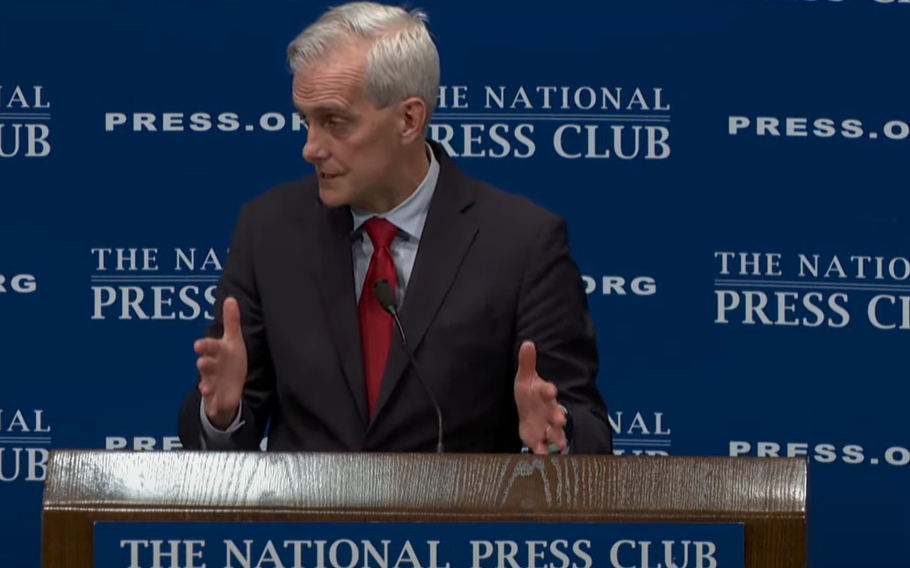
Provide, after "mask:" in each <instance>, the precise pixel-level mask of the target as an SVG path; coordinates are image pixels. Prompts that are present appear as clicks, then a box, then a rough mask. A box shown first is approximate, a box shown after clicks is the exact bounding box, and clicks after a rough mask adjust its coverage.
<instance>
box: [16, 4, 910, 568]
mask: <svg viewBox="0 0 910 568" xmlns="http://www.w3.org/2000/svg"><path fill="white" fill-rule="evenodd" d="M420 5H421V6H422V7H425V8H427V10H428V11H429V14H430V25H431V29H432V31H433V33H434V35H435V38H436V40H437V41H438V45H439V49H440V54H441V57H442V83H443V88H442V89H441V91H440V108H439V111H438V115H437V116H436V117H435V119H434V126H433V128H432V131H431V134H432V136H433V138H435V139H437V140H439V141H440V142H443V143H445V144H446V149H447V150H448V151H449V153H450V154H451V155H452V156H453V157H455V158H456V160H457V161H458V163H459V164H460V165H461V166H462V167H463V168H464V169H466V170H467V171H468V172H470V173H471V174H474V175H476V176H479V177H481V178H484V179H486V180H488V181H490V182H493V183H495V184H498V185H499V186H501V187H503V188H505V189H507V190H510V191H514V192H520V193H524V194H526V195H528V196H530V197H531V198H533V199H534V200H536V201H537V202H539V203H541V204H543V205H546V206H548V207H550V208H552V209H553V210H555V211H557V212H559V213H560V214H562V215H564V216H565V217H566V218H567V220H568V222H569V227H570V239H571V244H572V247H573V250H574V252H575V254H576V257H577V260H578V262H579V264H580V266H581V269H582V271H583V273H584V274H585V282H586V285H587V287H588V290H589V300H590V307H591V311H592V313H593V315H594V318H595V322H596V324H597V328H598V335H599V347H600V351H601V356H602V360H603V366H602V371H601V373H600V376H599V379H598V381H599V385H600V389H601V390H602V392H603V393H604V395H605V397H606V398H607V401H608V403H609V405H610V416H611V420H612V421H613V426H614V432H615V434H614V436H615V445H616V449H617V452H625V453H633V452H637V453H652V454H654V453H667V454H674V455H680V454H687V455H762V456H768V457H769V458H772V457H773V456H785V455H808V456H809V458H810V481H811V490H810V505H811V512H810V518H809V520H810V523H809V545H810V546H809V553H810V558H809V561H810V564H811V565H812V566H813V567H816V568H818V567H823V568H835V567H840V566H844V567H847V566H852V565H859V564H865V565H877V564H878V565H884V564H897V563H900V562H903V561H904V560H905V559H906V558H907V556H908V555H910V539H908V538H907V534H908V527H910V484H908V472H910V468H908V463H910V439H908V428H907V418H906V415H907V414H906V408H907V403H906V400H907V396H908V387H907V381H906V380H905V378H904V377H903V373H904V367H905V365H904V361H905V352H906V348H905V347H904V346H905V343H904V342H905V341H906V340H907V339H906V338H907V336H908V330H910V284H908V283H907V278H908V276H910V261H908V258H910V252H908V251H907V250H906V235H907V223H908V211H910V194H908V193H907V191H906V190H907V187H908V183H907V179H908V178H907V174H908V166H907V164H908V163H910V162H908V159H907V158H908V149H910V110H908V104H907V102H908V100H910V79H908V73H907V52H908V50H907V30H908V25H910V0H841V1H822V0H816V1H797V0H790V1H783V0H781V1H775V0H686V1H682V0H647V1H646V0H585V1H577V2H562V3H559V4H558V5H554V4H552V3H544V2H541V3H538V4H534V3H528V2H505V1H497V2H490V1H483V2H481V1H475V0H470V1H469V0H461V1H459V2H452V1H443V0H427V1H425V2H423V3H421V4H420ZM324 8H325V5H322V4H321V3H317V2H308V1H303V0H299V1H290V0H257V1H253V0H217V1H214V0H183V1H174V0H135V1H132V2H123V1H121V0H116V1H115V0H84V1H82V2H71V1H68V0H42V1H39V0H5V1H4V2H3V7H2V11H0V199H2V205H0V243H2V244H0V325H2V329H3V337H2V341H0V350H2V358H0V504H2V507H0V511H2V514H0V566H3V567H11V568H37V566H38V562H39V537H40V533H39V528H40V500H41V491H42V481H43V479H44V473H45V471H44V466H45V463H46V458H47V451H48V450H49V449H50V448H57V447H83V448H110V449H116V448H129V449H133V448H137V449H151V450H162V449H163V450H169V449H178V448H179V442H178V441H177V439H176V415H177V407H178V404H179V402H180V399H181V397H182V396H183V394H184V393H185V392H186V390H187V389H188V388H190V387H191V385H192V383H193V381H194V378H195V369H194V365H195V355H194V353H193V350H192V342H193V340H194V339H195V338H196V337H198V336H199V335H200V334H201V333H202V330H203V328H204V326H205V325H206V323H207V321H208V320H207V318H209V317H210V313H211V310H210V305H211V300H212V297H213V294H212V288H213V286H214V285H215V284H216V283H217V278H218V274H219V271H220V268H221V261H222V260H223V259H224V254H225V249H226V247H227V243H228V236H229V232H230V229H231V228H232V226H233V223H234V220H235V219H236V213H237V210H238V207H239V205H240V204H241V203H242V202H243V201H245V200H247V199H249V198H250V197H252V196H254V195H255V194H258V193H260V192H262V191H264V190H265V189H267V188H268V187H270V186H271V185H273V184H275V183H278V182H281V181H286V180H288V179H292V178H296V177H299V176H302V175H305V174H306V173H308V172H309V171H310V167H309V165H308V164H307V163H305V162H304V161H303V159H302V156H301V149H302V146H303V142H304V140H305V131H304V129H303V127H302V126H301V125H300V124H299V122H295V120H294V118H293V112H294V108H293V105H292V101H291V96H290V81H291V76H290V74H289V73H288V71H287V69H286V67H285V59H284V55H285V46H286V45H287V43H288V42H289V41H290V40H291V39H292V38H293V36H294V35H295V34H296V33H297V32H298V31H299V30H300V29H301V28H302V27H303V26H305V25H306V24H307V23H309V22H310V21H312V20H313V19H314V18H315V17H316V16H317V15H318V14H319V13H320V12H321V11H322V10H323V9H324Z"/></svg>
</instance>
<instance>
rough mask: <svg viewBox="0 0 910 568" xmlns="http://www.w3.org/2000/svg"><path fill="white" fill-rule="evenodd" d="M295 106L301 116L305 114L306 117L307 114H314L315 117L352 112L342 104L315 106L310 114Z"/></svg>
mask: <svg viewBox="0 0 910 568" xmlns="http://www.w3.org/2000/svg"><path fill="white" fill-rule="evenodd" d="M294 106H295V108H296V109H297V111H298V112H300V114H303V115H306V114H314V115H315V114H329V113H333V112H335V113H342V114H351V111H350V109H349V108H348V107H347V106H345V105H340V104H331V103H329V104H325V103H323V104H319V105H316V106H314V107H313V108H312V109H310V112H304V111H303V109H301V108H300V107H298V106H297V105H294Z"/></svg>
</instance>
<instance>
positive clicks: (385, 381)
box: [370, 145, 478, 424]
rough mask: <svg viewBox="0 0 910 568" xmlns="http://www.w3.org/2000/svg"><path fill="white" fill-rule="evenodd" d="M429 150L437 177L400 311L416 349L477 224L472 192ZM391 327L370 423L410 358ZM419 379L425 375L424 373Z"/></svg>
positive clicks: (451, 165)
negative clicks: (435, 160) (437, 164)
mask: <svg viewBox="0 0 910 568" xmlns="http://www.w3.org/2000/svg"><path fill="white" fill-rule="evenodd" d="M434 150H436V151H437V158H438V159H439V160H440V171H439V179H438V180H437V185H436V190H435V192H434V194H433V200H432V202H431V204H430V209H429V211H428V213H427V219H426V223H425V224H424V229H423V233H422V236H421V239H420V245H419V246H418V249H417V257H416V259H415V261H414V267H413V269H412V271H411V278H410V280H409V281H408V287H407V290H406V292H405V296H404V301H403V302H402V306H401V310H400V311H399V316H400V319H401V324H402V327H403V328H404V333H405V336H406V337H407V340H408V345H409V346H410V347H411V349H412V350H413V351H414V352H415V353H416V352H417V349H418V348H419V347H420V343H421V342H422V341H423V337H424V335H425V334H426V332H427V329H428V328H429V326H430V324H431V323H432V321H433V318H434V317H435V316H436V312H437V311H438V310H439V307H440V306H441V305H442V302H443V300H444V299H445V296H446V294H447V293H448V291H449V288H450V286H451V285H452V282H453V281H454V279H455V275H456V274H457V273H458V270H459V268H460V267H461V263H462V260H463V259H464V256H465V255H466V254H467V252H468V250H469V249H470V247H471V243H472V242H473V241H474V236H475V235H476V234H477V228H478V227H477V222H476V219H475V218H474V216H473V215H472V214H471V210H470V206H471V204H472V203H473V196H472V195H471V194H470V191H469V190H468V188H467V186H466V185H465V183H464V181H463V180H462V179H460V172H459V171H458V170H457V168H456V166H455V164H454V163H453V162H452V161H451V160H450V159H449V158H448V156H445V155H444V153H443V152H442V151H441V149H439V147H438V146H435V145H434ZM392 333H393V334H394V335H393V337H392V342H391V345H390V348H389V356H388V359H387V362H386V368H385V374H384V375H383V378H382V383H381V384H380V387H379V394H378V396H377V399H376V407H375V408H374V411H373V416H372V419H371V421H370V423H371V424H372V423H373V422H375V420H376V417H377V416H378V415H379V414H380V413H381V412H382V409H383V407H384V406H385V404H386V402H388V400H389V397H390V396H391V394H392V392H393V391H394V389H395V386H396V385H397V384H398V381H399V380H400V379H401V377H402V375H403V374H404V371H405V369H406V368H407V366H408V364H409V358H408V355H407V352H406V351H405V350H404V348H403V347H402V345H401V341H400V338H398V337H397V335H398V334H397V331H395V330H394V329H393V331H392ZM415 356H416V355H415ZM424 379H426V380H430V379H429V378H428V377H424Z"/></svg>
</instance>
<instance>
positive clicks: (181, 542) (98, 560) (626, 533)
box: [94, 521, 745, 568]
mask: <svg viewBox="0 0 910 568" xmlns="http://www.w3.org/2000/svg"><path fill="white" fill-rule="evenodd" d="M744 556H745V553H744V530H743V525H742V524H741V523H704V522H693V523H647V522H533V521H526V522H525V521H522V522H469V521H466V522H394V521H388V522H386V521H363V522H348V521H318V522H314V521H236V522H231V521H223V522H205V521H178V522H173V521H162V522H143V521H99V522H96V523H95V526H94V568H684V567H685V568H743V567H744Z"/></svg>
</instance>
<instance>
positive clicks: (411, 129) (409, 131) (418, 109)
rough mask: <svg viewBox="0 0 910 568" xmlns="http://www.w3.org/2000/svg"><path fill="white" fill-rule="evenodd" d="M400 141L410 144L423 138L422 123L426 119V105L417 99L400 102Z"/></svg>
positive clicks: (410, 98)
mask: <svg viewBox="0 0 910 568" xmlns="http://www.w3.org/2000/svg"><path fill="white" fill-rule="evenodd" d="M400 116H401V132H400V136H401V141H402V142H403V143H404V144H410V143H411V142H413V141H414V140H416V139H417V138H423V127H424V122H425V121H426V119H427V105H425V104H424V103H423V101H422V100H420V99H419V98H417V97H409V98H407V99H405V100H403V101H401V115H400Z"/></svg>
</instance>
